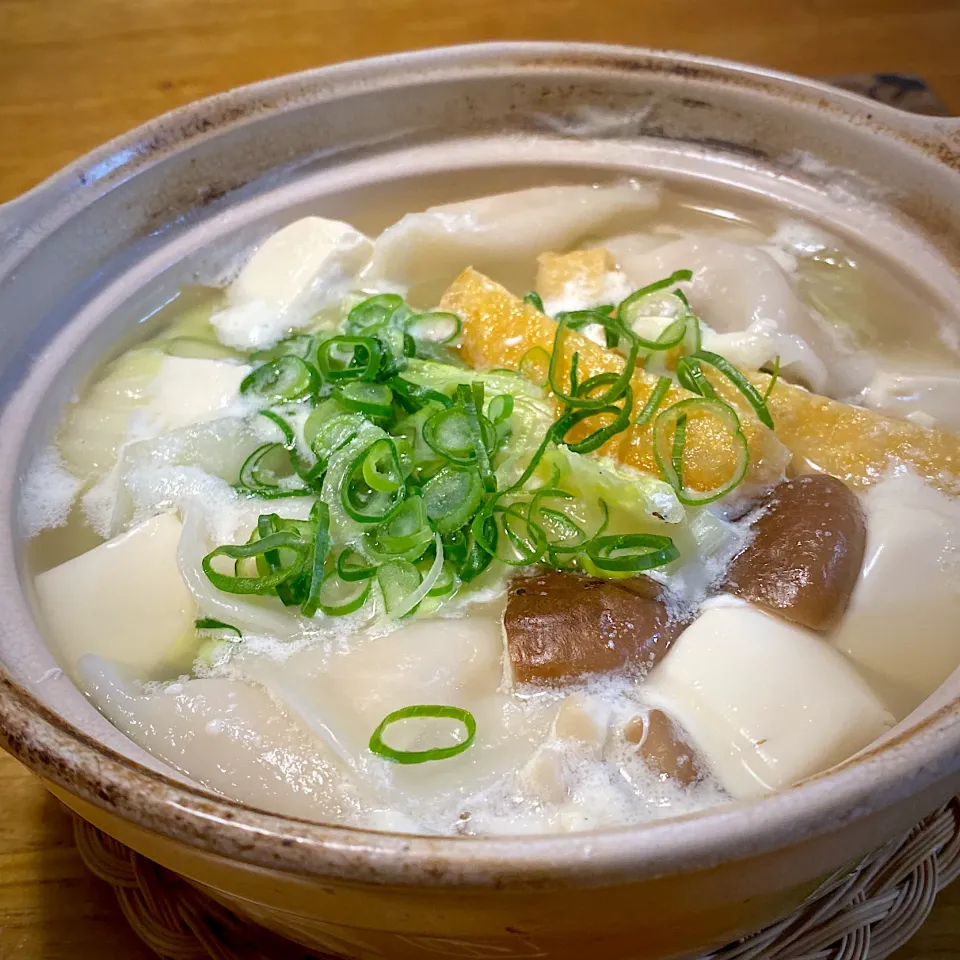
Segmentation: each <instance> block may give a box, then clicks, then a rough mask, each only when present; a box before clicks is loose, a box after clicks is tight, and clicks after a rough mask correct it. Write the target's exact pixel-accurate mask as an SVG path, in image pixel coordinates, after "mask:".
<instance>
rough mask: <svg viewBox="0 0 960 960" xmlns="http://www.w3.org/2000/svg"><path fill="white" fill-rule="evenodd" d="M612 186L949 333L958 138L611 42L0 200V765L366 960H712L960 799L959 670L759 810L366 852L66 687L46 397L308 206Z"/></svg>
mask: <svg viewBox="0 0 960 960" xmlns="http://www.w3.org/2000/svg"><path fill="white" fill-rule="evenodd" d="M624 175H636V176H638V177H641V178H650V177H653V178H660V179H670V180H679V181H686V182H690V181H710V182H712V183H715V184H721V185H726V186H727V187H729V188H730V189H732V190H735V191H739V192H741V193H743V194H745V195H746V194H754V195H758V196H765V197H772V198H774V199H775V200H776V201H778V202H779V203H782V204H784V205H785V206H787V207H789V208H791V209H793V210H794V211H796V212H798V213H800V214H803V215H805V216H810V217H813V218H815V219H817V220H820V221H822V222H824V223H826V224H828V225H829V226H830V228H831V229H832V230H834V231H836V232H837V233H839V234H841V235H846V236H849V237H854V238H857V239H858V240H859V241H860V242H862V243H864V244H866V245H867V246H868V247H870V248H872V249H873V250H875V251H877V252H878V255H880V256H882V257H884V258H886V260H887V261H888V262H890V264H891V269H899V270H902V271H904V272H906V273H907V274H910V275H911V276H913V277H915V278H917V282H918V283H922V284H923V286H924V287H925V288H926V289H927V291H928V292H929V293H930V294H931V295H933V296H934V297H936V298H938V299H939V300H940V301H942V303H943V304H945V305H947V307H948V309H949V311H951V312H952V314H953V315H954V316H956V315H957V314H956V307H955V305H956V304H957V303H960V281H958V276H957V273H958V270H957V268H958V265H960V126H958V124H957V122H955V121H948V120H939V119H931V118H921V117H916V116H911V115H907V114H903V113H900V112H898V111H897V110H895V109H893V108H890V107H887V106H884V105H881V104H877V103H872V102H869V101H867V100H864V99H861V98H860V97H858V96H855V95H852V94H848V93H845V92H842V91H838V90H834V89H831V88H828V87H825V86H823V85H820V84H816V83H812V82H809V81H806V80H800V79H796V78H791V77H786V76H783V75H779V74H774V73H770V72H768V71H763V70H757V69H752V68H748V67H742V66H738V65H735V64H729V63H722V62H719V61H715V60H706V59H701V58H695V57H688V56H683V55H678V54H667V53H655V52H651V51H643V50H634V49H626V48H616V47H600V46H585V45H568V44H502V45H481V46H471V47H460V48H453V49H446V50H432V51H425V52H422V53H415V54H408V55H403V56H394V57H386V58H380V59H375V60H368V61H362V62H358V63H349V64H343V65H340V66H335V67H329V68H325V69H321V70H315V71H310V72H307V73H302V74H297V75H294V76H290V77H283V78H280V79H277V80H271V81H268V82H265V83H260V84H256V85H254V86H250V87H246V88H243V89H240V90H235V91H232V92H230V93H227V94H224V95H222V96H218V97H213V98H211V99H209V100H205V101H202V102H200V103H197V104H194V105H191V106H187V107H184V108H183V109H181V110H177V111H175V112H173V113H171V114H168V115H166V116H164V117H161V118H160V119H158V120H155V121H153V122H152V123H149V124H147V125H146V126H144V127H141V128H140V129H138V130H136V131H134V132H133V133H131V134H129V135H127V136H124V137H121V138H120V139H118V140H115V141H113V142H112V143H110V144H108V145H106V146H104V147H102V148H101V149H99V150H97V151H95V152H94V153H92V154H90V155H89V156H87V157H85V158H83V159H82V160H80V161H78V162H77V163H75V164H74V165H73V166H71V167H69V168H68V169H66V170H64V171H62V172H61V173H59V174H57V175H56V176H54V177H53V178H52V179H50V180H48V181H47V182H46V183H44V184H42V185H41V186H39V187H37V188H36V189H35V190H33V191H31V192H30V193H28V194H26V195H25V196H24V197H22V198H20V199H18V200H16V201H14V202H13V203H11V204H8V205H6V206H4V207H0V401H2V403H3V405H4V409H3V414H2V424H0V437H2V443H3V456H2V457H0V664H2V675H0V726H2V737H3V742H4V744H5V746H6V747H7V749H8V750H9V751H10V752H12V753H13V754H14V755H15V756H17V757H18V758H19V759H20V760H22V761H23V762H24V763H26V764H27V765H28V766H29V767H31V768H32V769H33V770H34V771H36V773H37V774H38V775H39V776H41V777H42V778H43V779H44V781H45V782H46V784H47V785H48V786H49V788H50V789H51V790H52V791H53V792H54V793H55V794H56V795H57V796H58V797H59V798H60V799H61V800H63V801H64V802H65V803H66V804H67V805H68V806H70V807H71V808H72V809H73V810H74V811H76V812H77V813H78V814H80V816H82V817H85V818H86V819H88V820H90V821H91V822H92V823H94V824H95V825H96V826H98V827H100V828H101V829H102V830H104V831H105V832H107V833H108V834H110V835H112V836H114V837H116V838H117V839H118V840H120V841H122V842H123V843H125V844H127V845H129V846H130V847H132V848H134V849H135V850H137V851H138V852H140V853H142V854H144V855H145V856H147V857H149V858H151V859H153V860H155V861H157V862H158V863H160V864H162V865H163V866H165V867H168V868H170V869H172V870H175V871H177V872H178V873H180V874H182V875H183V876H184V877H187V878H188V879H190V880H191V881H193V882H194V883H196V884H198V885H201V886H202V887H203V888H204V889H205V890H207V892H209V893H210V894H211V895H212V896H214V897H215V898H217V899H219V900H220V901H222V902H223V903H226V904H228V905H229V906H230V907H231V908H233V909H234V910H236V911H238V912H239V913H241V914H244V915H246V916H248V917H251V918H253V919H254V920H257V921H259V922H260V923H262V924H265V925H266V926H268V927H271V928H272V929H274V930H276V931H279V932H281V933H283V934H285V935H286V936H288V937H291V938H292V939H294V940H297V941H300V942H301V943H304V944H306V945H308V946H310V947H313V948H314V949H317V950H325V951H330V952H332V953H335V954H338V955H343V956H347V957H355V958H375V957H391V958H410V960H414V958H416V960H422V958H423V957H426V956H436V957H489V958H510V957H543V958H582V957H604V958H605V960H626V958H637V960H639V958H654V957H667V956H675V955H680V954H684V953H690V952H696V951H698V950H704V949H707V948H709V947H711V946H715V945H718V944H722V943H724V942H726V941H728V940H730V939H732V938H734V937H736V936H738V935H740V934H743V933H748V932H751V931H753V930H755V929H757V928H759V927H761V926H762V925H764V924H766V923H769V922H770V921H773V920H775V919H777V918H778V917H781V916H783V915H785V914H787V913H788V912H790V911H791V910H793V909H794V908H796V907H797V906H798V905H799V904H800V903H801V902H802V901H803V900H804V899H805V898H806V897H807V896H808V895H809V894H810V893H811V892H812V891H814V890H815V889H816V887H817V886H818V884H820V883H821V882H822V881H823V880H824V878H826V877H828V876H830V875H832V874H833V873H834V872H835V871H837V870H842V869H844V868H845V867H849V866H851V865H853V864H854V863H855V862H856V861H857V859H858V858H860V857H861V856H862V855H864V854H865V853H867V852H869V851H870V850H872V849H875V848H877V847H879V846H880V845H882V844H883V843H884V842H886V841H887V840H889V839H891V838H893V837H895V836H897V835H898V834H899V833H901V832H903V831H906V830H908V829H909V828H910V827H911V826H912V825H913V824H914V823H915V822H916V821H917V820H918V819H920V818H921V817H922V816H924V815H925V814H927V813H929V812H931V811H932V810H933V809H934V808H935V807H937V806H938V805H939V804H940V803H942V802H944V801H945V800H946V799H947V798H948V797H949V796H950V795H951V794H953V793H955V792H957V790H958V789H960V759H958V756H960V696H958V694H960V681H957V680H956V678H954V681H952V682H948V683H947V684H946V685H945V686H944V687H943V688H941V689H940V690H939V691H938V692H937V693H936V694H935V695H934V696H933V697H932V698H931V699H930V700H928V701H927V703H926V704H925V705H924V706H923V707H922V708H921V709H920V710H918V711H917V712H916V713H915V714H914V715H912V716H911V717H910V718H908V719H907V721H905V722H904V723H903V724H901V725H900V727H898V728H897V730H895V731H894V732H893V734H892V735H891V736H888V737H887V738H886V739H885V740H884V741H883V742H881V743H879V744H876V745H874V746H873V747H871V748H869V749H868V750H866V751H864V752H863V753H861V754H860V755H858V756H857V757H856V758H854V759H852V760H849V761H847V762H846V763H844V764H842V765H841V766H840V767H839V768H836V769H834V770H832V771H831V772H829V773H827V774H824V775H822V776H819V777H816V778H814V779H812V780H810V781H808V782H806V783H804V784H802V785H799V786H796V787H794V788H792V789H790V790H787V791H785V792H783V793H780V794H778V795H776V796H772V797H767V798H764V799H761V800H756V801H751V802H740V803H733V804H730V805H728V806H725V807H721V808H717V809H714V810H711V811H708V812H704V813H700V814H696V815H691V816H685V817H679V818H676V819H672V820H668V821H660V822H655V823H650V824H647V825H645V826H640V827H630V828H622V829H617V830H609V831H604V832H600V833H589V834H576V835H569V836H550V837H515V838H491V839H460V838H456V839H454V838H436V837H414V836H398V835H392V834H385V833H375V832H370V831H362V830H357V829H352V828H347V827H338V826H327V825H322V824H317V823H309V822H303V821H298V820H294V819H290V818H286V817H282V816H277V815H273V814H270V813H265V812H262V811H259V810H256V809H253V808H250V807H247V806H244V805H242V804H239V803H234V802H232V801H230V800H226V799H223V798H222V797H219V796H216V795H214V794H212V793H209V792H207V791H205V790H203V789H199V788H196V787H193V786H191V785H190V784H187V783H185V782H183V780H181V779H175V778H174V777H173V776H172V774H171V772H170V770H169V768H166V767H165V766H163V765H162V764H161V763H159V762H158V761H157V760H155V759H153V758H152V757H150V756H148V755H146V754H145V753H144V752H143V751H141V750H139V749H137V748H136V747H134V746H133V745H132V744H131V743H130V742H129V741H128V740H127V739H126V738H125V737H124V736H123V735H121V734H120V733H119V732H118V731H117V730H115V729H114V728H113V727H112V726H110V725H109V724H108V723H107V722H106V720H104V719H103V718H102V717H101V716H100V715H99V714H98V713H97V712H96V710H95V709H94V708H93V707H92V705H91V704H90V703H89V702H87V701H86V700H85V699H84V697H83V696H82V695H81V694H80V693H79V691H78V690H77V689H76V688H75V687H74V686H73V685H72V684H71V683H70V681H69V680H68V679H67V678H66V677H64V676H63V675H61V674H58V673H57V672H56V670H55V669H54V668H55V666H56V664H55V662H54V660H53V658H52V657H51V655H50V654H49V652H48V651H47V650H46V648H45V646H44V641H43V639H42V637H41V635H40V633H39V632H38V629H37V626H36V623H35V620H34V616H33V612H32V606H31V588H30V586H29V579H28V577H27V576H26V559H25V557H24V551H23V549H22V536H21V532H20V530H19V529H18V524H17V509H16V502H17V497H18V493H19V489H20V486H21V482H22V479H23V476H24V473H25V470H26V467H27V465H28V463H29V461H30V458H31V457H32V455H33V454H34V453H35V452H36V450H37V449H38V448H39V447H40V446H41V445H43V444H44V443H45V442H46V441H47V438H48V436H49V431H50V428H51V426H52V424H53V423H54V422H55V421H56V418H57V416H58V413H59V411H60V409H61V408H62V406H63V403H64V402H65V401H66V400H68V399H69V398H70V397H71V396H72V395H73V394H74V393H75V391H76V390H77V388H78V386H79V385H81V384H82V382H83V380H84V377H85V376H89V374H90V372H91V370H92V369H93V368H94V367H95V365H96V364H98V363H99V362H101V361H102V360H103V359H104V357H105V356H108V355H110V353H111V352H114V353H115V352H117V351H119V350H120V349H121V348H122V347H123V346H124V345H125V344H128V343H130V342H131V341H132V339H133V338H135V337H136V336H137V335H138V321H139V320H140V318H142V317H144V316H147V315H148V314H149V313H150V311H151V309H153V308H155V307H157V306H159V305H160V304H162V303H163V302H164V301H165V299H167V298H169V296H170V294H171V293H172V292H173V291H174V290H175V289H176V288H177V287H178V286H179V285H181V284H183V283H185V282H189V281H190V280H191V279H193V278H195V277H196V276H197V275H198V274H201V275H204V276H210V275H212V274H216V272H217V270H219V269H225V268H226V267H227V266H228V264H229V261H230V259H231V257H233V256H235V255H236V254H237V253H238V252H239V251H240V250H242V248H243V247H244V245H246V244H248V243H249V242H251V241H253V240H255V239H256V238H257V237H259V236H261V235H263V234H264V233H265V232H267V231H269V230H271V229H274V228H276V227H277V226H279V225H281V224H283V223H285V222H287V221H289V220H291V219H293V218H295V217H297V216H301V215H303V214H304V213H305V212H308V211H309V212H315V213H319V214H321V215H325V216H331V217H337V218H341V219H349V220H352V221H354V222H357V223H358V224H359V225H360V226H361V227H363V226H364V225H365V224H367V223H370V224H373V223H374V222H376V223H377V224H378V225H383V223H384V222H388V221H389V219H390V218H391V217H392V216H394V215H399V214H400V213H402V212H403V211H404V209H419V208H422V207H423V206H425V205H427V204H429V203H435V202H441V201H444V200H451V199H456V198H461V197H466V196H469V195H471V194H472V193H477V192H493V191H494V190H503V189H512V188H518V187H522V186H531V185H535V184H549V183H556V182H564V181H578V182H590V181H593V180H609V179H613V178H616V177H622V176H624ZM478 184H482V186H481V187H480V190H478ZM958 325H960V318H958ZM139 334H140V335H142V334H143V328H142V327H139Z"/></svg>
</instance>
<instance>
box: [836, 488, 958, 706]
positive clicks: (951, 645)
mask: <svg viewBox="0 0 960 960" xmlns="http://www.w3.org/2000/svg"><path fill="white" fill-rule="evenodd" d="M863 505H864V509H865V510H866V514H867V548H866V553H865V555H864V561H863V568H862V570H861V573H860V579H859V581H858V582H857V586H856V588H855V589H854V591H853V596H852V597H851V598H850V606H849V607H848V608H847V612H846V614H845V615H844V618H843V620H842V621H841V623H840V626H839V627H838V628H837V630H836V632H835V633H834V635H833V637H832V642H833V643H834V644H835V645H836V647H837V648H838V649H839V650H842V651H843V652H844V653H845V654H846V655H847V656H848V657H850V659H851V660H853V661H854V662H855V663H856V664H857V665H858V666H859V667H860V668H861V671H862V672H863V674H864V676H866V677H867V679H868V680H869V681H870V682H871V683H872V684H873V685H874V686H875V687H876V689H877V690H879V692H880V694H881V696H882V697H883V698H884V699H885V701H886V702H887V704H888V706H889V707H890V709H891V710H892V711H893V712H894V714H895V715H896V717H897V719H902V718H903V717H905V716H906V715H907V714H908V713H910V711H911V710H913V709H914V708H915V707H917V706H919V705H920V703H921V702H922V701H923V700H925V699H926V698H927V697H928V696H930V694H931V693H933V691H934V690H936V688H937V687H939V686H940V684H941V683H943V682H944V681H945V680H946V679H947V677H949V676H950V674H951V673H952V672H953V671H954V670H955V669H956V668H957V666H960V501H958V500H954V499H951V498H949V497H947V496H945V495H944V494H942V493H940V492H939V491H938V490H935V489H934V488H933V487H930V486H928V485H927V484H926V483H924V482H923V480H921V479H920V478H919V477H917V476H915V475H914V474H910V473H904V474H901V475H900V476H892V477H888V478H886V479H885V480H882V481H881V482H880V483H879V484H877V485H876V486H874V487H872V488H871V489H870V490H868V491H867V493H866V494H865V496H864V498H863Z"/></svg>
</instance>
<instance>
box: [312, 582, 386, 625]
mask: <svg viewBox="0 0 960 960" xmlns="http://www.w3.org/2000/svg"><path fill="white" fill-rule="evenodd" d="M372 583H373V581H372V580H370V579H368V580H362V581H357V582H348V581H345V580H341V579H340V577H338V576H336V575H333V576H330V575H328V576H326V577H325V578H324V581H323V583H322V584H321V586H320V593H319V596H318V597H317V606H318V607H319V608H320V610H321V611H322V612H323V613H325V614H326V615H327V616H328V617H345V616H347V614H350V613H356V612H357V610H359V609H360V608H361V607H362V606H363V605H364V604H365V603H366V602H367V598H368V597H369V596H370V589H371V584H372Z"/></svg>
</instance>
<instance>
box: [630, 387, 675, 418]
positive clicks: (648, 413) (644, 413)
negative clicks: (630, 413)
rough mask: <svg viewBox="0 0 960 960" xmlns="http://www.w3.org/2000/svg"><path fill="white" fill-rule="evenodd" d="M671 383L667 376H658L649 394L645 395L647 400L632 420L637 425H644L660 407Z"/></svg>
mask: <svg viewBox="0 0 960 960" xmlns="http://www.w3.org/2000/svg"><path fill="white" fill-rule="evenodd" d="M671 384H672V381H671V380H670V378H669V377H660V378H659V379H658V380H657V383H656V385H655V386H654V388H653V390H651V391H650V396H649V397H647V402H646V403H645V404H644V405H643V409H642V410H641V411H640V413H639V414H638V416H637V419H636V420H635V421H634V423H635V424H636V425H637V426H638V427H645V426H646V425H647V424H648V423H649V422H650V421H651V420H652V419H653V415H654V414H655V413H656V412H657V410H659V409H660V404H661V403H663V400H664V397H666V395H667V394H668V393H669V392H670V386H671Z"/></svg>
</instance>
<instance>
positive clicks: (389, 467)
mask: <svg viewBox="0 0 960 960" xmlns="http://www.w3.org/2000/svg"><path fill="white" fill-rule="evenodd" d="M367 459H372V460H373V462H374V464H376V473H377V475H378V476H379V477H382V478H384V482H386V479H387V478H389V479H390V480H391V481H395V482H396V486H395V487H394V490H393V492H390V493H388V492H386V491H384V490H374V489H373V488H372V487H371V486H370V485H369V484H368V483H367V482H366V480H364V477H363V474H364V463H365V462H366V460H367ZM368 470H369V468H368ZM405 496H406V487H405V485H404V483H403V468H402V466H401V463H400V455H399V453H398V452H397V446H396V444H395V443H394V442H393V440H391V439H390V438H389V437H381V438H380V439H379V440H375V441H374V442H373V443H372V444H370V446H369V447H367V448H366V449H365V450H363V451H362V452H361V453H360V454H359V455H358V456H357V457H356V458H355V459H354V461H353V463H351V464H350V466H349V468H348V469H347V471H346V473H345V474H344V476H343V480H342V481H341V487H340V502H341V503H342V504H343V509H344V510H346V512H347V513H348V514H349V516H350V517H351V518H352V519H353V520H356V521H357V523H382V522H383V521H384V520H386V519H387V517H389V516H390V515H391V514H392V513H393V511H394V510H396V509H397V507H399V506H400V504H401V503H402V502H403V500H404V498H405Z"/></svg>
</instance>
